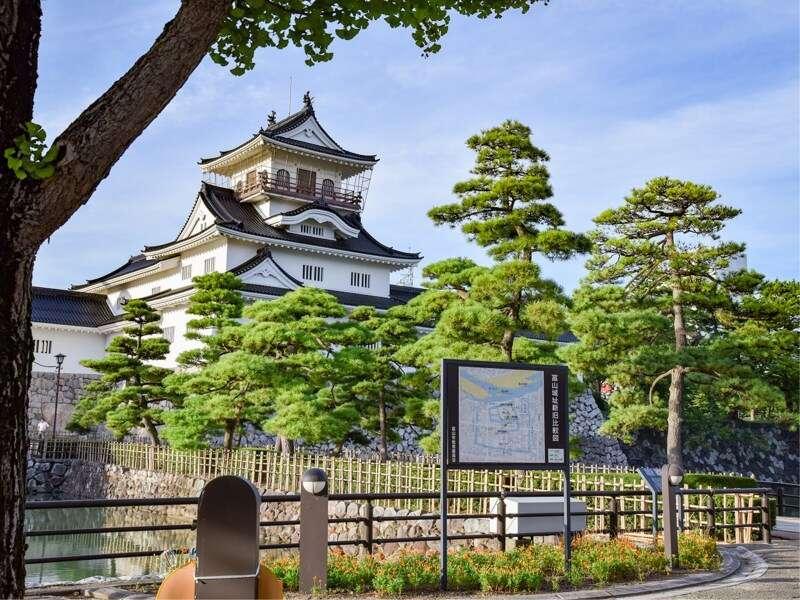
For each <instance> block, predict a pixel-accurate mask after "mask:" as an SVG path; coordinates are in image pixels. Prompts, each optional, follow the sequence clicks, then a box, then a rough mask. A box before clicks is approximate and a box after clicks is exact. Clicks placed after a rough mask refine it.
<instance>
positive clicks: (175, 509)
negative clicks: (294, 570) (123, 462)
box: [61, 461, 497, 554]
mask: <svg viewBox="0 0 800 600" xmlns="http://www.w3.org/2000/svg"><path fill="white" fill-rule="evenodd" d="M62 462H70V465H69V468H68V477H67V479H66V480H65V482H64V483H63V484H62V486H61V491H62V492H63V494H64V495H65V496H68V497H71V498H158V497H162V498H163V497H174V496H178V497H180V496H183V497H186V496H198V495H199V494H200V491H201V490H202V489H203V486H204V485H205V484H206V481H205V480H203V479H199V478H195V477H187V476H183V475H171V474H168V473H158V472H153V471H144V470H137V469H128V468H125V467H119V466H117V465H104V464H99V463H89V462H82V461H62ZM262 493H264V494H267V495H285V494H286V493H285V492H274V491H270V490H262ZM157 510H158V511H160V512H162V514H166V515H170V516H173V517H176V518H178V519H181V520H186V519H192V518H194V517H195V514H196V512H195V507H194V506H168V507H159V508H158V509H157ZM328 514H329V516H330V517H331V518H337V517H365V516H366V514H367V507H366V504H365V503H363V502H354V501H336V502H334V501H331V502H330V503H329V508H328ZM422 514H423V513H422V512H420V511H412V510H408V509H396V508H393V507H391V506H380V505H376V506H373V516H375V517H382V516H396V515H403V516H409V515H410V516H413V515H419V516H421V515H422ZM299 518H300V503H299V502H268V503H263V504H262V506H261V519H262V520H264V521H284V520H293V519H299ZM489 524H490V519H488V518H487V519H454V520H452V521H451V522H450V524H449V529H450V533H451V534H453V535H458V534H463V533H488V532H489ZM365 527H366V525H365V524H364V523H331V525H330V526H329V529H328V536H329V539H331V540H337V541H341V540H348V539H356V538H358V539H364V538H365V537H366V532H365ZM438 535H439V522H438V520H437V519H418V520H417V519H413V520H408V521H383V522H381V521H375V522H374V523H373V538H374V539H380V538H395V537H437V536H438ZM299 536H300V531H299V528H298V527H296V526H292V525H281V526H275V527H264V528H262V539H261V542H262V543H264V544H279V543H288V542H297V541H299ZM438 543H439V542H438V540H434V541H428V542H426V541H420V542H416V543H414V544H412V546H413V547H414V548H416V549H418V550H422V549H425V548H432V549H436V548H438ZM464 545H470V546H473V547H478V548H493V547H496V546H497V542H496V541H494V540H469V541H464V540H454V541H453V542H451V546H453V547H458V546H464ZM405 546H406V547H407V546H408V545H405ZM341 548H342V550H343V551H344V552H347V553H358V552H361V551H363V550H364V548H363V547H362V546H357V545H346V546H342V547H341ZM399 548H400V544H397V543H391V542H390V543H386V544H375V545H374V550H375V551H376V552H383V553H385V554H391V553H392V552H395V551H396V550H398V549H399Z"/></svg>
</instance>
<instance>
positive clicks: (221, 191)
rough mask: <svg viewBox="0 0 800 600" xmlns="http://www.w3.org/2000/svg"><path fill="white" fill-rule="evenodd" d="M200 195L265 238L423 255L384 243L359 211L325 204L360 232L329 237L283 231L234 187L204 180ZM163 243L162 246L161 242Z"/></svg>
mask: <svg viewBox="0 0 800 600" xmlns="http://www.w3.org/2000/svg"><path fill="white" fill-rule="evenodd" d="M200 198H201V199H202V200H203V202H204V204H205V205H206V207H207V208H208V210H209V211H210V212H211V214H212V215H214V217H215V220H216V223H217V224H218V225H221V226H223V227H226V228H228V229H233V230H234V231H240V232H242V233H248V234H251V235H257V236H261V237H265V238H271V239H276V240H285V241H289V242H295V243H300V244H307V245H310V246H319V247H323V248H330V249H331V250H343V251H346V252H356V253H359V254H369V255H372V256H381V257H385V258H401V259H408V258H411V259H419V258H420V255H419V254H418V253H415V252H403V251H401V250H395V249H394V248H390V247H388V246H385V245H384V244H381V243H380V242H379V241H378V240H376V239H375V238H374V237H372V235H370V234H369V232H367V231H366V230H365V229H364V226H363V225H362V224H361V219H360V218H359V217H358V215H356V214H339V213H337V212H336V211H335V210H333V209H332V208H329V207H324V208H323V210H328V211H330V212H331V213H333V214H335V215H337V216H338V217H339V218H341V219H342V220H343V221H345V222H346V223H348V224H349V225H351V226H353V227H355V228H357V229H359V234H358V236H357V237H354V238H346V239H341V240H328V239H324V238H318V237H314V236H308V235H300V234H297V233H291V232H289V231H284V230H283V229H279V228H277V227H273V226H272V225H268V224H267V223H265V222H264V220H263V218H262V217H261V215H260V214H259V212H258V210H256V208H255V206H253V205H252V204H250V203H245V202H239V200H238V199H237V198H236V195H235V193H234V191H233V190H232V189H230V188H225V187H220V186H216V185H212V184H210V183H206V182H203V184H202V186H201V188H200ZM312 208H315V209H319V208H320V205H319V204H311V205H309V206H308V207H307V208H306V207H304V210H310V209H312ZM300 212H303V210H300V209H296V210H294V211H291V214H298V213H300ZM158 247H161V246H158ZM151 248H156V247H155V246H148V247H146V248H145V249H146V250H149V249H151Z"/></svg>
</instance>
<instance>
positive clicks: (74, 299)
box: [31, 286, 114, 327]
mask: <svg viewBox="0 0 800 600" xmlns="http://www.w3.org/2000/svg"><path fill="white" fill-rule="evenodd" d="M32 305H33V306H32V311H33V315H32V319H31V320H32V321H33V322H34V323H52V324H54V325H75V326H78V327H98V326H99V325H103V324H104V323H107V322H109V321H111V320H112V319H113V318H114V315H113V313H112V312H111V309H110V308H109V307H108V303H107V302H106V297H105V296H104V295H102V294H89V293H86V292H76V291H73V290H59V289H55V288H44V287H36V286H34V287H33V302H32Z"/></svg>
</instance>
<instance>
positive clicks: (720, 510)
mask: <svg viewBox="0 0 800 600" xmlns="http://www.w3.org/2000/svg"><path fill="white" fill-rule="evenodd" d="M681 494H682V495H685V496H686V495H696V496H699V497H703V498H706V505H705V506H697V505H695V506H694V507H692V506H691V505H689V506H688V507H683V508H682V510H681V513H680V515H679V522H680V523H681V524H685V523H688V524H689V526H688V527H687V528H693V527H692V526H691V523H692V521H691V515H695V516H699V515H704V518H705V521H704V522H705V526H704V527H703V529H705V530H706V531H707V533H709V534H710V535H715V536H716V535H717V534H718V533H719V532H720V531H721V530H724V529H728V528H732V529H734V530H736V529H749V530H751V531H752V532H753V536H754V537H757V538H760V539H761V540H764V541H771V524H772V520H773V519H772V515H771V514H770V498H771V497H777V492H776V491H775V490H774V489H773V488H769V487H763V488H741V489H740V488H724V489H684V490H681ZM730 494H748V495H750V496H751V497H752V496H753V495H755V498H756V499H757V500H758V502H757V503H756V504H754V505H752V506H744V505H742V504H739V503H737V505H736V506H726V505H725V503H723V504H722V505H721V506H719V505H718V502H717V500H718V499H719V498H721V497H722V498H724V497H725V496H726V495H730ZM572 495H573V497H576V498H584V499H588V498H593V497H594V498H598V497H599V498H602V499H604V503H603V504H604V505H605V508H604V509H602V510H597V509H593V510H586V511H583V512H572V513H571V514H572V517H573V518H574V517H582V516H585V517H587V520H588V519H589V518H590V517H595V518H596V517H602V519H595V524H597V523H598V521H599V522H601V523H603V524H604V526H601V527H598V526H596V525H595V526H594V527H593V528H591V530H590V533H595V534H607V535H608V536H609V537H611V538H615V537H617V536H620V535H623V534H632V533H654V530H653V528H652V527H648V528H642V527H637V524H639V523H640V521H638V520H637V518H636V517H637V516H639V515H648V514H650V513H651V510H650V509H643V510H638V509H637V510H622V509H621V508H620V504H621V502H620V501H621V499H623V498H629V497H647V498H649V497H650V492H649V491H645V490H577V491H574V492H573V494H572ZM438 496H439V494H438V492H425V493H372V494H365V493H356V494H332V495H331V496H330V497H329V500H330V501H332V502H337V501H353V502H359V503H363V506H364V508H365V510H364V511H363V514H361V511H360V512H359V515H358V516H344V517H336V516H333V517H330V518H329V523H331V524H337V523H355V524H359V525H360V527H359V535H357V536H356V537H352V538H350V539H344V540H342V539H335V540H334V539H331V540H329V542H328V545H329V546H360V547H363V548H364V550H365V551H366V552H369V553H372V552H373V551H374V550H375V548H376V546H379V545H382V544H389V543H394V544H407V543H415V542H429V541H435V540H438V539H439V536H438V535H426V536H395V537H376V536H375V530H376V524H378V523H382V522H387V521H395V522H400V521H412V520H413V521H434V522H435V521H437V520H438V519H439V515H438V514H436V513H423V514H408V515H399V514H393V515H387V514H381V515H377V514H375V511H374V508H375V504H376V503H381V504H385V503H386V502H392V501H404V500H435V499H437V498H438ZM449 496H450V497H451V498H454V499H456V500H457V499H468V498H489V499H497V500H498V502H497V504H496V507H497V510H496V512H487V513H471V514H454V515H451V516H450V517H449V518H450V520H453V521H456V520H463V519H494V520H495V523H496V532H487V533H459V534H451V535H448V539H449V540H496V542H497V544H498V547H499V548H500V549H505V547H506V542H507V540H508V539H511V538H520V537H525V538H530V537H532V536H531V535H530V534H518V533H509V532H507V524H508V520H509V519H512V518H515V517H525V516H537V517H561V516H563V512H562V511H560V510H559V511H558V512H553V513H535V514H531V513H524V514H520V513H511V512H506V505H505V502H504V501H503V499H504V498H513V497H531V496H538V497H554V498H561V492H505V493H496V492H452V493H450V494H449ZM261 500H262V503H295V502H296V503H299V501H300V495H299V494H286V495H282V494H281V495H264V496H262V498H261ZM197 502H198V498H196V497H193V498H136V499H97V500H45V501H35V502H28V503H27V504H26V505H25V507H26V509H27V510H42V509H82V508H110V507H168V506H193V505H196V504H197ZM731 512H733V513H735V514H738V515H741V516H744V515H748V514H749V515H752V517H751V518H749V519H744V518H741V519H740V518H736V519H734V522H733V523H730V522H727V521H728V520H729V519H725V518H724V514H725V513H731ZM697 522H702V521H700V520H699V519H698V520H697ZM299 524H300V520H299V519H284V520H273V521H262V522H261V523H260V525H261V526H262V527H265V528H268V527H276V526H299ZM192 529H194V524H191V523H174V524H161V525H125V526H113V527H84V528H71V529H41V530H31V531H27V532H26V536H27V537H28V538H35V537H40V536H77V535H86V534H104V535H106V534H119V533H129V532H152V531H180V530H192ZM656 530H660V528H659V527H658V522H656ZM431 533H434V532H433V531H432V532H431ZM561 533H562V532H561V530H557V531H552V532H542V533H537V534H536V536H537V537H538V536H548V535H560V534H561ZM260 547H261V549H262V550H283V549H295V548H298V547H299V544H298V543H296V542H285V543H268V544H262V545H261V546H260ZM164 551H165V549H164V548H153V549H147V550H136V551H123V552H105V553H95V554H79V555H64V556H39V557H29V558H26V560H25V562H26V564H29V565H30V564H43V563H57V562H69V561H81V560H97V559H116V558H135V557H154V556H159V555H161V554H163V553H164Z"/></svg>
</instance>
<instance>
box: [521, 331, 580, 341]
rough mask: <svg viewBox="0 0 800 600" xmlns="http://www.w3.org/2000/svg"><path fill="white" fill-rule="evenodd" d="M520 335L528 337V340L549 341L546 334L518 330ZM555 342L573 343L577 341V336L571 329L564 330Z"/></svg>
mask: <svg viewBox="0 0 800 600" xmlns="http://www.w3.org/2000/svg"><path fill="white" fill-rule="evenodd" d="M519 335H520V337H524V338H528V339H529V340H540V341H549V340H548V339H547V336H546V335H544V334H542V333H534V332H532V331H520V332H519ZM555 341H556V342H559V343H562V344H574V343H575V342H577V341H578V338H577V337H576V336H575V334H574V333H572V332H571V331H565V332H564V333H562V334H561V335H559V336H558V337H557V338H556V339H555Z"/></svg>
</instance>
